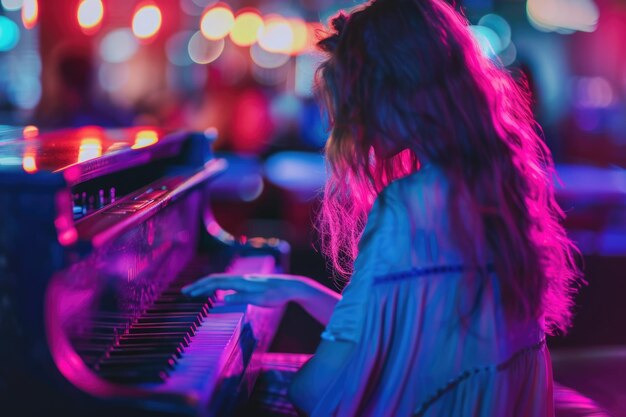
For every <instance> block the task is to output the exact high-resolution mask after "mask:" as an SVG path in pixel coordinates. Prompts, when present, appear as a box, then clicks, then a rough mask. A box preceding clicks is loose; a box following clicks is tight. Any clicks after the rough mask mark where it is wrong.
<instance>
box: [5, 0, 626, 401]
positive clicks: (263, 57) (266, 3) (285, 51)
mask: <svg viewBox="0 0 626 417" xmlns="http://www.w3.org/2000/svg"><path fill="white" fill-rule="evenodd" d="M359 3H361V1H358V0H229V1H227V2H215V1H212V0H149V1H143V0H1V1H0V125H14V126H29V125H30V126H34V127H36V128H37V129H39V130H48V129H58V128H64V127H84V126H91V125H98V126H102V127H122V126H138V125H141V126H143V125H156V126H160V127H164V128H167V129H174V130H177V129H186V130H198V131H207V130H209V129H210V131H215V132H218V139H217V141H216V143H215V150H216V151H218V152H219V154H220V155H221V156H223V157H225V158H226V159H228V161H229V162H230V165H231V170H230V174H229V175H227V176H225V177H224V178H223V179H222V180H221V182H218V183H217V184H216V186H215V204H216V210H215V211H216V212H217V214H218V216H220V221H221V223H222V224H223V225H224V226H225V227H226V228H227V229H228V230H229V231H231V232H232V233H234V234H250V235H275V236H278V237H282V238H285V239H286V240H288V241H289V242H290V243H291V244H292V246H293V249H294V250H293V253H294V257H293V261H292V263H293V272H296V273H301V274H305V275H311V276H314V277H316V278H318V279H320V280H321V281H323V282H326V283H328V284H329V285H332V284H330V281H329V280H328V277H329V276H330V273H329V271H327V270H326V269H325V266H324V262H323V260H322V259H321V257H320V256H319V255H318V254H317V253H316V252H315V251H313V250H312V248H311V242H315V233H314V228H313V227H312V219H313V217H314V212H315V207H316V202H317V200H316V195H317V192H318V191H319V189H320V188H321V186H322V185H323V183H324V167H323V157H322V149H323V147H324V143H325V141H326V138H327V129H326V125H325V121H324V120H323V119H322V117H321V116H320V112H319V110H318V108H317V106H316V104H315V99H314V96H313V76H314V72H315V69H316V66H317V65H318V63H319V62H320V60H322V59H323V56H322V55H321V54H320V53H319V52H317V51H316V50H315V42H316V36H317V35H316V34H317V33H318V32H319V31H320V30H323V25H324V24H325V23H326V21H327V19H328V18H329V17H330V16H332V15H334V14H335V13H337V12H338V11H339V10H341V9H345V8H352V7H356V6H358V4H359ZM456 4H457V7H458V8H460V9H462V10H463V12H464V13H465V15H466V16H467V18H468V20H469V21H470V23H471V25H472V26H471V29H472V31H473V33H474V35H475V37H476V40H477V42H479V44H480V45H481V48H482V50H483V53H485V54H487V55H488V56H490V57H491V58H492V59H493V60H495V61H497V62H499V63H500V65H502V66H503V67H506V68H507V69H508V70H510V71H511V72H512V73H513V74H514V75H515V76H516V77H519V78H521V77H525V78H526V80H527V81H528V83H529V85H530V88H531V90H532V94H533V98H534V109H535V113H536V117H537V119H538V121H539V123H540V124H541V126H542V127H543V130H544V135H545V140H546V142H547V143H548V146H549V147H550V149H551V150H552V152H553V154H554V157H555V160H556V162H557V168H558V173H559V176H560V182H559V183H558V184H557V189H558V198H559V200H560V202H561V204H562V206H563V208H564V210H565V211H566V213H567V215H568V218H567V223H566V224H567V227H568V230H569V232H570V234H571V235H572V237H573V238H574V240H575V241H576V242H577V243H578V245H579V246H580V248H581V251H582V253H583V255H584V257H583V259H584V263H585V265H584V270H585V274H586V279H587V280H588V282H589V285H588V286H586V287H585V288H583V289H582V290H581V294H580V295H579V297H578V304H579V307H578V310H577V317H576V321H575V326H574V328H573V329H572V331H571V332H570V334H569V335H567V336H566V337H559V338H553V339H552V340H551V341H550V343H551V344H552V345H553V347H555V349H556V352H557V354H556V355H555V369H556V370H557V371H558V372H561V374H562V375H565V377H568V376H567V375H569V374H567V372H568V369H570V370H571V369H572V368H571V367H569V368H567V367H561V368H559V367H560V365H559V364H560V363H566V362H567V361H574V362H576V361H578V362H577V363H579V366H578V367H577V368H576V369H581V368H580V367H581V366H582V367H583V368H582V369H584V366H588V367H589V369H590V371H589V372H588V373H587V374H586V377H585V378H586V379H589V378H591V375H592V374H593V369H599V368H601V367H602V366H604V367H605V368H606V369H604V370H603V371H602V372H604V374H602V375H607V374H614V375H618V374H619V375H626V365H625V361H626V359H625V358H626V350H621V348H620V346H622V345H626V306H625V304H626V303H623V301H622V300H623V298H624V295H625V294H626V282H624V281H626V172H625V171H624V167H626V47H625V45H624V43H625V42H626V2H624V1H623V0H464V1H457V2H456ZM34 127H33V128H31V129H34ZM2 163H3V161H2V155H1V154H0V165H1V164H2ZM220 213H221V214H220ZM296 317H297V316H296ZM295 320H304V318H302V317H297V318H296V319H295ZM305 342H306V341H305ZM305 342H302V343H305ZM293 343H295V344H296V345H297V344H298V343H299V342H293ZM294 349H296V350H297V349H298V347H297V346H295V347H294ZM559 349H560V350H559ZM581 349H582V350H581ZM591 349H595V350H593V352H595V353H594V355H596V356H595V357H602V358H605V357H610V358H611V359H610V361H608V360H605V361H604V362H602V361H600V362H593V361H592V360H589V359H588V358H589V352H591ZM558 352H565V353H562V354H561V356H559V354H558ZM580 352H583V353H580ZM598 352H599V353H598ZM568 355H569V356H568ZM576 355H583V356H584V355H587V356H585V357H586V358H587V361H586V362H584V361H581V360H579V358H580V356H576ZM598 355H600V356H598ZM602 355H605V356H602ZM606 355H608V356H606ZM616 358H617V359H616ZM619 358H621V362H620V359H619ZM559 361H561V362H559ZM581 364H582V365H581ZM584 364H587V365H584ZM596 373H597V374H598V375H600V374H601V373H600V372H596ZM576 375H577V372H572V375H570V376H569V377H570V378H571V379H573V382H571V383H570V385H574V386H576V384H577V383H578V382H576V378H577V376H576ZM604 379H605V380H607V378H604ZM609 379H610V378H609ZM625 379H626V378H624V377H621V379H620V378H618V379H617V381H621V384H622V385H621V386H619V387H617V388H619V389H611V388H607V386H606V384H604V385H603V383H602V381H600V379H599V380H598V381H599V382H596V383H595V385H593V384H592V386H591V388H590V387H589V386H588V385H589V384H587V386H585V387H582V388H581V390H583V391H585V390H587V391H591V393H592V394H594V395H595V396H596V397H597V396H598V395H600V396H603V397H602V401H604V404H605V405H606V406H607V407H615V409H621V408H622V407H625V406H623V404H626V381H625ZM611 384H612V385H613V386H615V380H613V382H611ZM579 385H580V384H579ZM618 385H619V384H618ZM594 390H595V391H594ZM619 404H621V405H620V406H618V405H619Z"/></svg>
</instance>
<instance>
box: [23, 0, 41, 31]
mask: <svg viewBox="0 0 626 417" xmlns="http://www.w3.org/2000/svg"><path fill="white" fill-rule="evenodd" d="M38 18H39V4H38V3H37V0H24V2H23V3H22V23H23V24H24V27H25V28H26V29H32V28H34V27H35V25H36V24H37V19H38Z"/></svg>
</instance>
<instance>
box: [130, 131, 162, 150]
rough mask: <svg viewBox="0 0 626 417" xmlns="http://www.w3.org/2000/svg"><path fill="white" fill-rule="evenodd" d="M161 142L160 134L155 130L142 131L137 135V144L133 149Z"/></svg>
mask: <svg viewBox="0 0 626 417" xmlns="http://www.w3.org/2000/svg"><path fill="white" fill-rule="evenodd" d="M158 141H159V134H158V133H157V132H156V131H154V130H140V131H139V132H137V134H136V135H135V143H134V144H133V146H131V147H130V148H131V149H141V148H145V147H147V146H150V145H154V144H155V143H157V142H158Z"/></svg>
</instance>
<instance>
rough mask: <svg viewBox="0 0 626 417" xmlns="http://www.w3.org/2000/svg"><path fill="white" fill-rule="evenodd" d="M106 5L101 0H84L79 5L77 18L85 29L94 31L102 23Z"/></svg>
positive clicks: (89, 31) (90, 31)
mask: <svg viewBox="0 0 626 417" xmlns="http://www.w3.org/2000/svg"><path fill="white" fill-rule="evenodd" d="M103 16H104V5H103V4H102V1H101V0H83V1H82V2H81V3H80V4H79V5H78V10H77V12H76V18H77V19H78V24H79V25H80V27H81V29H83V31H85V32H88V33H93V32H95V30H96V29H97V28H98V26H100V23H102V17H103Z"/></svg>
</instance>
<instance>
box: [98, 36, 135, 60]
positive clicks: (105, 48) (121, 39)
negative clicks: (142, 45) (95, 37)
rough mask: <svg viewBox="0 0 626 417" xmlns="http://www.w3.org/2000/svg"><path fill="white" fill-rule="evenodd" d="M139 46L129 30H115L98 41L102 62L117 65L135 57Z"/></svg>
mask: <svg viewBox="0 0 626 417" xmlns="http://www.w3.org/2000/svg"><path fill="white" fill-rule="evenodd" d="M138 48H139V44H138V42H137V39H135V37H134V36H133V33H132V32H131V31H130V29H127V28H122V29H115V30H113V31H111V32H109V33H107V34H106V35H105V36H104V37H103V38H102V41H100V48H99V49H100V56H101V57H102V60H104V61H106V62H111V63H114V64H119V63H121V62H124V61H127V60H129V59H130V58H132V57H133V55H135V53H136V52H137V49H138Z"/></svg>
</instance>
